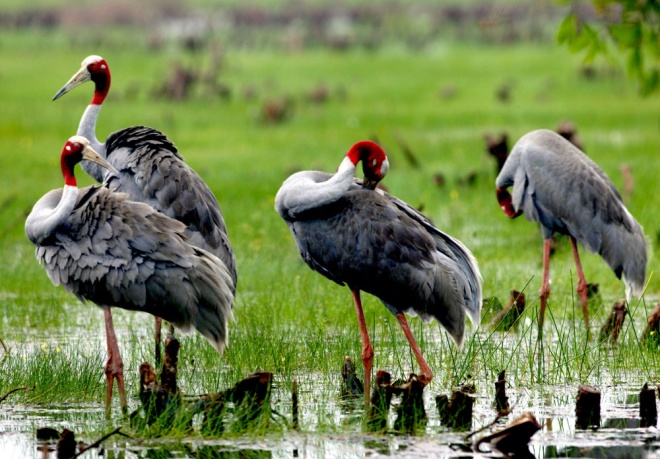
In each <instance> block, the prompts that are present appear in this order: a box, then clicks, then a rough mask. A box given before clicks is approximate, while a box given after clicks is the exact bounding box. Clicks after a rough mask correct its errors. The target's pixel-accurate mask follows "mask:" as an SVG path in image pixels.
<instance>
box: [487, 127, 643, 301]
mask: <svg viewBox="0 0 660 459" xmlns="http://www.w3.org/2000/svg"><path fill="white" fill-rule="evenodd" d="M512 185H513V187H514V188H513V193H512V196H511V198H512V199H511V204H512V205H513V208H514V210H515V211H517V212H520V211H522V212H524V214H525V216H526V217H527V219H528V220H530V221H535V222H538V223H539V224H540V225H541V229H542V232H543V237H544V238H545V239H549V238H550V237H551V236H552V234H553V233H560V234H567V235H570V236H572V237H574V238H575V239H576V240H577V241H578V242H580V243H582V244H583V245H584V247H586V248H587V249H588V250H589V251H591V252H596V253H598V254H600V255H601V256H602V258H603V260H605V262H606V263H607V264H608V266H609V267H610V268H611V269H612V271H613V272H614V274H615V275H616V276H617V277H618V278H621V277H623V280H624V282H625V284H626V288H627V293H628V294H629V293H630V292H632V293H634V294H636V295H638V294H640V293H641V291H642V290H643V288H644V283H645V278H646V264H647V244H646V239H645V237H644V233H643V231H642V228H641V226H640V225H639V223H638V222H637V221H636V220H635V219H634V218H633V217H632V215H631V214H630V213H629V212H628V210H627V209H626V207H625V205H624V203H623V200H622V198H621V195H620V194H619V192H618V191H617V190H616V188H615V187H614V184H613V183H612V182H611V181H610V179H609V178H608V177H607V175H606V174H605V172H603V170H602V169H600V168H599V167H598V166H597V165H596V163H595V162H594V161H593V160H591V159H590V158H589V157H588V156H586V155H585V154H584V153H582V152H581V151H580V150H579V149H578V148H576V147H575V146H574V145H573V144H571V143H570V142H569V141H567V140H566V139H564V138H563V137H561V136H560V135H558V134H556V133H554V132H552V131H549V130H537V131H533V132H530V133H529V134H526V135H525V136H523V137H522V138H521V139H520V140H519V141H518V142H517V143H516V145H515V146H514V147H513V150H512V151H511V154H510V155H509V158H508V159H507V161H506V163H505V164H504V167H503V168H502V171H501V172H500V174H499V175H498V177H497V179H496V186H497V188H498V189H505V188H507V187H509V186H512Z"/></svg>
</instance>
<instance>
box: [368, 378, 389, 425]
mask: <svg viewBox="0 0 660 459" xmlns="http://www.w3.org/2000/svg"><path fill="white" fill-rule="evenodd" d="M391 384H392V376H391V375H390V374H389V373H388V372H387V371H384V370H378V371H377V372H376V380H375V384H374V385H373V390H372V391H371V407H370V408H369V414H368V416H367V430H368V431H369V432H381V431H385V430H387V415H388V413H389V411H390V404H391V403H392V394H393V389H392V387H391Z"/></svg>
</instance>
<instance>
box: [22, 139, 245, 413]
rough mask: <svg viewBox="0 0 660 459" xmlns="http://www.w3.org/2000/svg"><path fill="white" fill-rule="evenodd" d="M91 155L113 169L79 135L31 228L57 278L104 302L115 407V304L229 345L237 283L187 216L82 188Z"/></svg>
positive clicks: (118, 369)
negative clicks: (189, 228)
mask: <svg viewBox="0 0 660 459" xmlns="http://www.w3.org/2000/svg"><path fill="white" fill-rule="evenodd" d="M83 160H88V161H92V162H94V163H95V164H98V165H99V166H101V167H104V168H108V169H109V170H110V171H113V166H112V165H111V164H109V163H108V162H107V161H106V160H105V159H104V158H103V157H101V156H100V155H99V154H98V153H96V152H95V151H94V150H93V149H92V148H91V147H90V143H89V141H88V140H87V139H86V138H84V137H80V136H74V137H71V138H70V139H69V140H68V141H67V142H66V144H65V146H64V148H63V149H62V155H61V160H60V164H61V169H62V175H63V176H64V187H63V188H60V189H56V190H52V191H50V192H48V193H47V194H46V195H44V196H43V197H42V198H41V199H40V200H39V201H38V202H37V203H36V204H35V205H34V207H33V209H32V211H31V212H30V214H29V215H28V217H27V220H26V222H25V233H26V235H27V237H28V238H29V239H30V241H31V242H32V243H33V244H34V245H35V246H36V247H37V249H36V256H37V259H38V260H39V261H40V262H41V263H42V264H43V265H44V267H45V268H46V272H47V273H48V277H49V278H50V280H51V281H52V283H53V284H54V285H56V286H57V285H62V286H63V287H64V289H65V290H67V291H69V292H71V293H73V294H75V295H76V296H77V297H78V298H79V299H80V300H82V301H83V302H85V300H89V301H92V302H93V303H96V304H97V305H98V306H101V307H102V308H103V311H104V314H105V318H106V338H107V346H108V361H107V363H106V365H105V374H106V379H107V398H106V409H107V410H108V412H109V410H110V402H111V398H112V389H113V379H114V378H116V379H117V386H118V390H119V394H120V403H121V406H122V408H123V409H125V408H126V394H125V390H124V377H123V363H122V360H121V356H120V354H119V347H118V345H117V339H116V336H115V332H114V327H113V323H112V316H111V315H110V307H115V306H116V307H119V308H123V309H129V310H134V311H144V312H147V313H149V314H153V315H157V316H159V317H162V318H164V319H165V320H168V321H169V322H170V323H172V324H174V325H175V326H176V327H177V328H180V329H181V330H183V331H188V330H191V329H192V328H195V329H197V331H199V332H200V333H201V334H202V335H203V336H204V337H205V338H206V339H207V340H208V341H209V342H210V343H211V344H212V345H213V347H215V348H216V349H217V350H218V352H222V351H223V349H224V347H225V346H226V344H227V342H228V338H227V322H228V320H229V319H230V318H231V317H232V305H233V301H234V293H233V292H234V283H233V279H232V276H231V273H230V272H229V271H228V269H227V266H226V265H225V263H223V262H222V261H221V260H220V259H218V258H217V257H216V256H215V255H213V254H211V253H209V252H207V251H205V250H203V249H200V248H199V247H197V246H195V245H193V244H191V243H190V241H189V240H188V238H187V236H186V226H185V225H184V224H183V223H181V222H180V221H178V220H175V219H173V218H170V217H168V216H166V215H164V214H163V213H160V212H157V211H156V210H154V209H153V208H152V207H151V206H149V205H147V204H144V203H141V202H135V201H131V200H129V195H128V194H126V193H118V192H115V191H112V190H110V189H109V188H107V187H103V186H90V187H86V188H82V189H78V187H77V183H76V178H75V175H74V167H75V165H76V164H78V163H79V162H81V161H83Z"/></svg>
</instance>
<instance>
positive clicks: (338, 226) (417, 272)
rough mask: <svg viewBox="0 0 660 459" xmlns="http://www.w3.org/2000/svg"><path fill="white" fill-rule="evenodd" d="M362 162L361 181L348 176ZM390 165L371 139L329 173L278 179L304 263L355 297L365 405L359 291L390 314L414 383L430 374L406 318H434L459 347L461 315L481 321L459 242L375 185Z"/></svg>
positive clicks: (474, 272) (367, 365)
mask: <svg viewBox="0 0 660 459" xmlns="http://www.w3.org/2000/svg"><path fill="white" fill-rule="evenodd" d="M359 162H362V169H363V172H364V179H363V180H359V179H356V178H354V173H355V169H356V167H357V164H358V163H359ZM388 168H389V162H388V159H387V156H386V155H385V152H384V151H383V149H382V148H381V147H380V146H379V145H377V144H376V143H374V142H371V141H361V142H358V143H356V144H355V145H353V146H352V147H351V148H350V149H349V151H348V153H347V154H346V156H345V158H344V160H343V161H342V162H341V164H340V166H339V169H338V171H337V172H336V173H335V174H328V173H325V172H319V171H302V172H297V173H295V174H293V175H291V176H290V177H289V178H288V179H286V180H285V181H284V183H283V184H282V186H281V188H280V189H279V191H278V192H277V196H276V197H275V209H276V210H277V212H278V213H279V214H280V216H281V217H282V218H283V219H284V220H285V222H286V223H287V225H288V226H289V229H290V230H291V233H292V234H293V237H294V239H295V241H296V244H297V246H298V250H299V252H300V255H301V257H302V258H303V260H304V261H305V262H306V263H307V264H308V265H309V267H310V268H312V269H313V270H314V271H317V272H319V273H321V274H322V275H324V276H325V277H327V278H328V279H330V280H332V281H334V282H336V283H338V284H340V285H347V286H348V288H349V289H350V290H351V292H352V294H353V301H354V304H355V309H356V312H357V316H358V324H359V327H360V336H361V340H362V354H361V358H362V362H363V366H364V379H365V384H364V387H365V394H364V395H365V402H366V403H368V401H369V390H370V382H371V369H372V361H373V355H374V352H373V347H372V345H371V342H370V340H369V335H368V332H367V325H366V322H365V318H364V312H363V309H362V302H361V299H360V292H361V291H364V292H367V293H370V294H372V295H374V296H376V297H378V298H379V299H380V300H381V301H382V302H383V304H384V305H385V307H386V308H387V309H388V310H389V311H390V312H391V313H392V314H393V315H394V316H395V317H396V319H397V321H398V322H399V324H400V325H401V328H402V330H403V332H404V334H405V336H406V339H407V340H408V342H409V344H410V347H411V349H412V352H413V354H414V356H415V358H416V360H417V362H418V364H419V366H420V369H421V373H420V375H419V380H420V381H421V382H422V383H424V384H428V383H429V382H430V381H431V380H432V379H433V372H432V371H431V369H430V368H429V365H428V364H427V362H426V360H425V359H424V357H423V355H422V352H421V349H420V347H419V345H418V344H417V342H416V340H415V338H414V336H413V334H412V332H411V330H410V327H409V325H408V322H407V319H406V316H405V313H408V314H411V315H417V316H419V317H420V318H421V319H422V320H423V321H425V322H428V321H430V320H432V319H435V320H437V321H438V322H439V323H440V324H441V325H442V326H443V327H444V328H445V329H446V330H447V331H448V332H449V334H450V335H451V337H452V338H453V339H454V340H455V341H456V343H457V344H458V345H459V346H460V345H461V344H462V342H463V338H464V332H465V316H466V313H467V315H468V317H470V319H471V320H472V322H473V324H475V325H477V324H478V323H479V321H480V312H481V303H482V298H481V297H482V293H481V274H480V273H479V268H478V266H477V262H476V260H475V258H474V257H473V256H472V254H471V253H470V251H469V250H468V249H467V248H466V247H465V246H464V245H463V244H462V243H461V242H460V241H458V240H457V239H455V238H453V237H451V236H449V235H448V234H446V233H444V232H442V231H440V230H439V229H438V228H436V227H435V226H434V225H433V224H432V223H431V221H430V220H429V219H428V218H427V217H425V216H424V215H422V214H421V213H420V212H419V211H417V210H416V209H414V208H413V207H411V206H410V205H408V204H406V203H405V202H403V201H401V200H400V199H397V198H395V197H394V196H392V195H390V194H388V193H385V192H384V191H382V190H381V189H378V188H376V185H377V184H378V182H380V181H381V180H382V179H383V177H385V174H386V173H387V171H388Z"/></svg>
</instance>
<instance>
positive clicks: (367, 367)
mask: <svg viewBox="0 0 660 459" xmlns="http://www.w3.org/2000/svg"><path fill="white" fill-rule="evenodd" d="M351 292H352V293H353V301H354V302H355V312H357V317H358V324H359V326H360V338H361V339H362V356H361V357H362V365H363V366H364V406H365V408H367V407H369V397H370V394H371V392H370V390H371V364H372V362H373V360H374V348H373V347H372V346H371V341H370V340H369V333H368V332H367V322H366V321H365V320H364V312H363V311H362V301H360V291H359V290H351Z"/></svg>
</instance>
